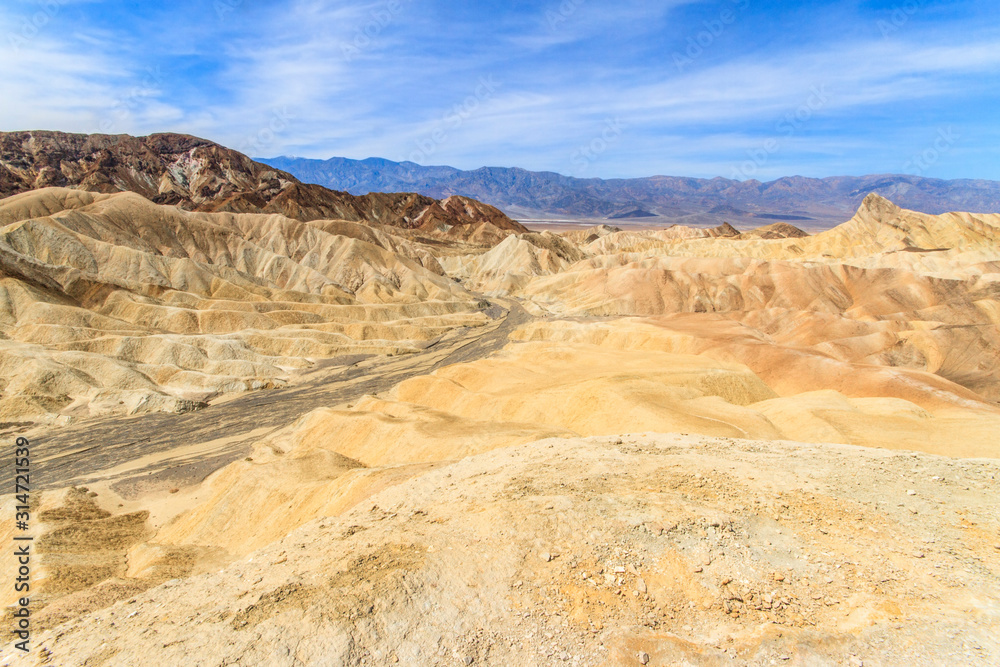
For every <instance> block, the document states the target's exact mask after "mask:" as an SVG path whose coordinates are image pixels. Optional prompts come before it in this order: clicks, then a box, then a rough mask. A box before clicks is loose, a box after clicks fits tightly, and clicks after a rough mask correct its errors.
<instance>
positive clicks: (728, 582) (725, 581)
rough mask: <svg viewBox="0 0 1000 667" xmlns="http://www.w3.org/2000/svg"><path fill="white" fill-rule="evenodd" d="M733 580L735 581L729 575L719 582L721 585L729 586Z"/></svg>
mask: <svg viewBox="0 0 1000 667" xmlns="http://www.w3.org/2000/svg"><path fill="white" fill-rule="evenodd" d="M732 581H733V580H732V579H730V578H729V577H723V578H722V581H720V582H719V584H720V585H721V586H728V585H729V584H730V583H732Z"/></svg>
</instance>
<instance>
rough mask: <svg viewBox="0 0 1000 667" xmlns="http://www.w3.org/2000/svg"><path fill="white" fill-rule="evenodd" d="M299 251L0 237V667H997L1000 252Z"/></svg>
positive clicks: (607, 238)
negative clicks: (26, 482) (18, 616)
mask: <svg viewBox="0 0 1000 667" xmlns="http://www.w3.org/2000/svg"><path fill="white" fill-rule="evenodd" d="M161 190H162V187H161ZM376 203H377V202H376ZM473 204H474V203H470V201H468V200H467V201H463V200H461V199H460V198H452V199H449V200H445V201H444V202H441V203H440V206H439V208H435V207H436V206H438V204H432V205H429V206H430V208H427V209H424V210H425V213H422V214H421V216H424V215H431V214H430V213H426V211H429V210H431V209H433V211H440V213H434V215H441V216H443V215H445V212H447V214H448V215H449V216H453V217H452V218H449V219H459V218H461V219H463V220H465V219H469V220H471V219H474V218H476V216H481V214H482V211H480V210H473V208H470V207H473ZM378 205H381V204H378ZM421 206H424V204H421ZM286 213H287V215H286ZM462 216H465V217H464V218H463V217H462ZM310 217H315V216H299V218H300V219H296V218H295V217H294V216H292V215H291V213H288V211H285V213H282V212H264V213H247V212H239V211H237V210H212V211H208V210H184V208H182V207H181V206H178V205H173V204H169V203H159V204H158V203H153V202H152V201H150V199H148V198H146V197H144V196H142V195H141V194H138V193H136V192H89V191H85V190H83V189H75V188H66V187H43V188H40V189H33V190H31V191H28V192H23V193H21V194H15V195H13V196H10V197H7V198H6V199H2V200H0V378H2V382H3V384H2V386H0V422H2V429H3V432H4V438H5V441H13V439H14V437H16V436H23V437H26V438H28V439H29V440H30V441H31V443H32V445H33V449H32V452H33V456H34V459H33V463H32V465H33V472H32V474H33V480H34V483H35V486H36V487H37V489H39V490H37V491H36V492H35V493H34V494H33V500H34V505H33V507H32V513H33V516H34V517H35V519H34V522H35V523H34V531H35V548H36V552H37V555H36V559H37V561H36V565H35V567H36V576H37V580H36V583H35V584H34V585H33V588H32V595H33V597H32V605H33V608H32V612H33V616H32V622H33V629H34V634H33V638H32V641H33V645H34V649H33V651H32V653H31V654H30V655H29V656H22V655H20V654H19V653H18V652H17V651H15V650H14V649H13V648H11V647H12V637H11V636H10V635H9V631H8V630H6V628H9V627H10V623H9V618H8V619H6V620H5V624H4V628H5V630H4V631H5V632H7V634H6V635H4V641H5V649H4V653H3V655H0V664H4V665H15V664H17V665H21V664H25V665H139V664H141V665H150V666H151V665H171V666H172V665H182V664H183V665H206V666H208V665H212V666H215V665H220V666H221V665H276V666H277V665H282V666H284V665H383V664H403V665H414V664H419V665H581V666H582V665H654V666H655V665H772V664H776V665H845V666H857V665H865V666H878V665H881V666H889V665H934V664H948V665H960V664H961V665H996V664H1000V491H998V483H1000V436H998V434H1000V215H980V214H969V213H948V214H944V215H939V216H932V215H925V214H921V213H917V212H913V211H907V210H904V209H900V208H898V207H896V206H895V205H894V204H892V203H891V202H889V201H888V200H885V199H882V198H880V197H878V196H876V195H871V196H869V197H868V198H867V199H865V200H864V203H863V204H862V205H861V208H860V209H859V210H858V212H857V214H856V215H855V216H854V217H853V218H852V219H851V220H849V221H846V222H844V223H843V224H841V225H839V226H837V227H834V228H833V229H830V230H827V231H823V232H819V233H816V234H812V235H809V234H804V233H803V232H801V231H799V230H797V229H795V228H794V227H791V226H790V225H787V224H781V223H779V224H776V225H770V226H768V227H764V228H760V229H757V230H749V231H746V230H745V231H742V232H740V231H737V230H735V229H733V228H731V227H727V226H724V227H720V228H715V229H697V228H689V227H671V228H668V229H660V230H638V231H631V230H630V231H621V230H617V229H616V228H613V227H608V226H595V227H593V228H587V229H579V230H572V231H565V232H560V233H552V232H530V231H525V230H524V229H523V228H519V226H517V227H514V226H512V225H508V226H507V227H505V226H504V225H503V224H502V222H503V221H502V220H501V219H500V218H499V217H497V218H495V219H494V220H492V221H489V220H487V221H483V220H479V221H478V222H476V223H475V224H450V223H449V224H445V223H443V222H425V223H421V222H420V221H421V220H422V219H424V218H422V217H421V218H418V219H417V220H416V221H415V222H413V224H409V223H410V222H411V220H410V218H409V217H407V218H405V221H406V223H407V224H406V225H404V226H394V225H390V224H379V223H378V221H377V220H376V221H372V220H367V221H360V220H352V219H346V218H345V219H340V218H336V219H334V218H329V217H321V218H316V219H305V218H310ZM428 220H429V218H428ZM0 476H2V478H3V484H4V489H5V490H6V489H7V488H9V487H12V486H13V482H12V480H13V477H14V475H13V466H12V465H11V461H8V460H4V461H3V462H2V468H0ZM14 505H15V500H14V498H13V497H12V496H11V495H6V496H3V507H2V509H0V512H2V515H3V516H5V517H7V516H13V515H14ZM0 533H2V534H3V539H4V540H5V542H4V544H10V543H11V541H10V540H11V538H12V537H13V533H14V526H13V524H12V522H9V521H4V522H0ZM3 567H4V571H3V572H2V573H0V576H3V577H6V579H4V581H11V580H13V577H14V572H15V569H16V563H15V562H14V560H13V559H11V558H5V559H4V560H3ZM3 590H4V593H3V596H2V598H3V603H4V604H5V605H13V604H14V602H15V600H16V596H17V594H16V593H15V592H14V591H13V589H12V588H10V587H6V586H5V588H4V589H3Z"/></svg>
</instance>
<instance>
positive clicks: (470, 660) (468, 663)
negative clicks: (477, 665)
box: [465, 655, 475, 665]
mask: <svg viewBox="0 0 1000 667" xmlns="http://www.w3.org/2000/svg"><path fill="white" fill-rule="evenodd" d="M474 662H475V659H474V658H473V657H472V656H471V655H467V656H465V664H467V665H471V664H472V663H474Z"/></svg>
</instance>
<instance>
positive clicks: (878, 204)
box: [858, 192, 903, 213]
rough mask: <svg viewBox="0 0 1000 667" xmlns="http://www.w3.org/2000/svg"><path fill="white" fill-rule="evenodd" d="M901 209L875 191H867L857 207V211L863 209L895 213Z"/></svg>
mask: <svg viewBox="0 0 1000 667" xmlns="http://www.w3.org/2000/svg"><path fill="white" fill-rule="evenodd" d="M901 210H903V209H902V208H900V207H899V206H896V205H895V204H893V203H892V202H891V201H889V200H888V199H886V198H885V197H883V196H882V195H880V194H878V193H876V192H869V193H868V195H867V196H866V197H865V198H864V200H863V201H862V202H861V205H860V206H859V207H858V213H861V212H863V211H872V212H885V211H888V212H892V213H896V212H899V211H901Z"/></svg>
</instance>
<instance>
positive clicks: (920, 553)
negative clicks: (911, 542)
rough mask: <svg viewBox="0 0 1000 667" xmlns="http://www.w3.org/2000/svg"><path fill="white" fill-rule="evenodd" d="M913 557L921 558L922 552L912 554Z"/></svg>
mask: <svg viewBox="0 0 1000 667" xmlns="http://www.w3.org/2000/svg"><path fill="white" fill-rule="evenodd" d="M913 557H914V558H923V557H924V554H923V552H922V551H918V552H917V553H915V554H913Z"/></svg>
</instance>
